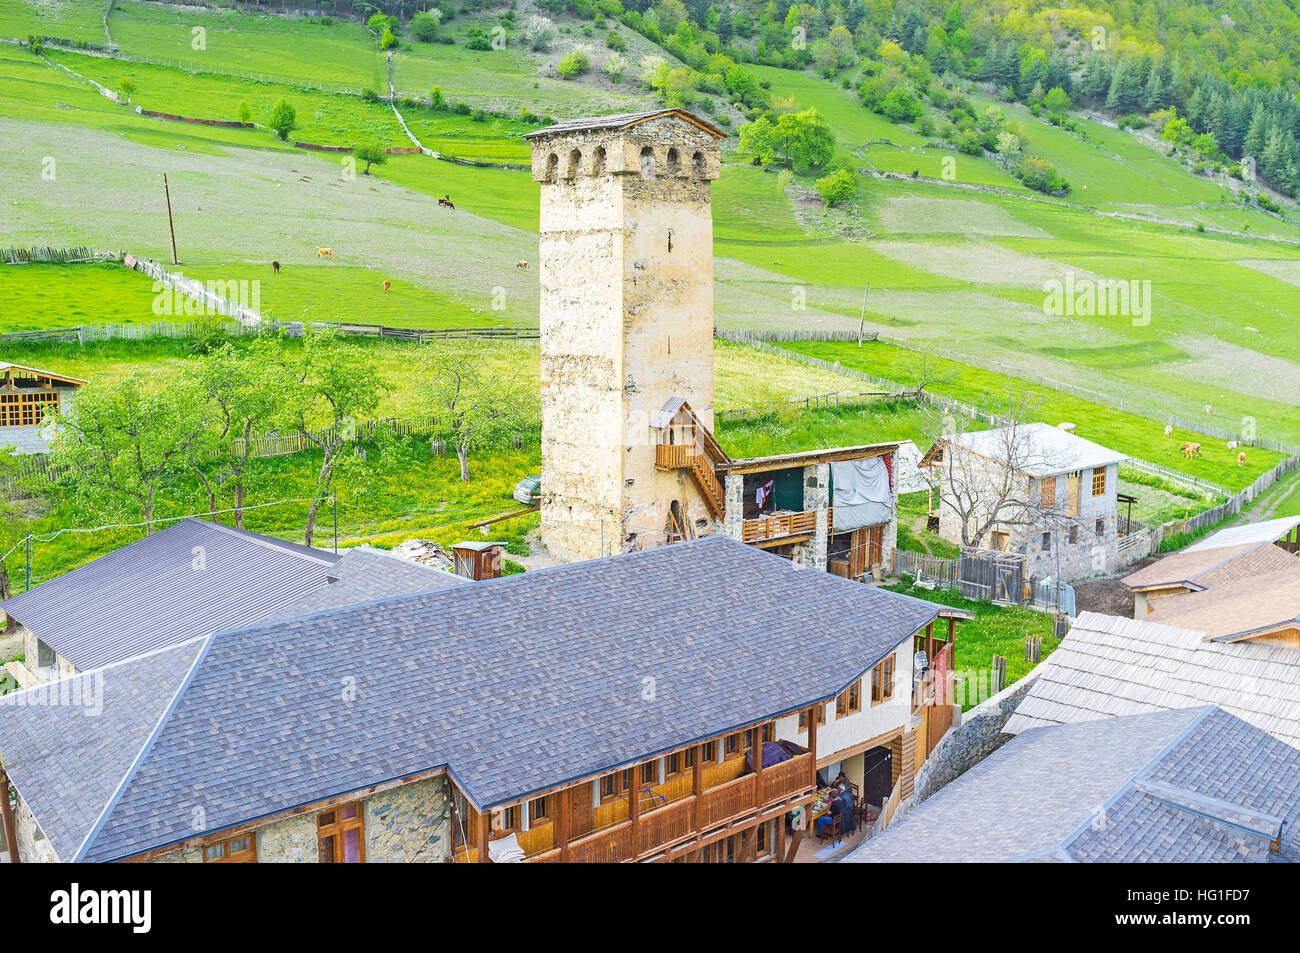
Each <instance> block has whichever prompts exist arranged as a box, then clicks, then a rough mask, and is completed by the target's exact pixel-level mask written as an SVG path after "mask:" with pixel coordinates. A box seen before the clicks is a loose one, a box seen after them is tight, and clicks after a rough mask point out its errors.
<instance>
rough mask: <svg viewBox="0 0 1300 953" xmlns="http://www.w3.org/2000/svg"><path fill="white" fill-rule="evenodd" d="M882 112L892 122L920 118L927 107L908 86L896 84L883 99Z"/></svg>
mask: <svg viewBox="0 0 1300 953" xmlns="http://www.w3.org/2000/svg"><path fill="white" fill-rule="evenodd" d="M880 112H882V113H884V114H885V116H886V117H888V119H889V120H890V122H908V121H910V120H913V119H919V118H920V116H921V114H922V113H923V112H925V109H924V108H923V107H922V106H921V102H920V100H918V99H917V98H916V97H915V96H914V95H912V91H911V90H909V89H908V88H907V87H906V86H895V87H894V88H893V89H891V90H890V91H889V93H888V95H886V96H885V98H884V99H883V100H882V101H881V103H880Z"/></svg>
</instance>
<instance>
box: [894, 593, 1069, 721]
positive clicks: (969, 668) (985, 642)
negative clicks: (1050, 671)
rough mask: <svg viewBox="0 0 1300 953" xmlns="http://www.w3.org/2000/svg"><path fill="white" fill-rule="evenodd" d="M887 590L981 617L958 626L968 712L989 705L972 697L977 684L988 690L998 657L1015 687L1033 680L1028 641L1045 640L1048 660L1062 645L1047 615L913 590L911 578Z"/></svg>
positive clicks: (958, 667)
mask: <svg viewBox="0 0 1300 953" xmlns="http://www.w3.org/2000/svg"><path fill="white" fill-rule="evenodd" d="M885 588H886V589H890V590H892V591H894V592H901V593H903V594H904V595H908V596H915V597H916V598H918V599H925V600H927V601H929V602H936V603H938V604H940V605H945V606H952V607H954V608H957V609H965V610H967V611H969V612H974V613H975V618H974V619H972V620H970V621H969V622H958V623H957V658H956V660H955V662H954V665H953V667H954V669H955V670H956V672H957V675H958V677H960V678H961V679H962V680H963V683H964V686H965V688H966V690H967V695H966V698H965V699H964V700H963V704H962V710H963V711H967V710H969V709H971V708H973V707H975V705H976V704H978V703H979V702H980V701H983V698H980V697H978V696H977V697H971V696H972V695H976V692H977V690H976V688H975V685H980V686H983V687H984V688H985V689H987V686H988V684H989V669H990V667H991V666H992V664H993V656H995V655H1000V656H1002V657H1003V658H1005V659H1006V660H1007V684H1008V685H1010V684H1011V683H1012V682H1015V681H1017V680H1019V679H1020V678H1022V677H1024V676H1025V675H1028V674H1029V672H1030V670H1032V669H1033V667H1034V665H1035V664H1036V663H1034V662H1028V661H1026V660H1025V639H1027V638H1029V637H1030V636H1033V635H1036V636H1039V637H1041V638H1042V640H1043V651H1042V657H1043V658H1047V656H1048V655H1049V654H1050V653H1051V652H1052V651H1053V650H1054V649H1055V648H1056V647H1057V646H1058V645H1060V644H1061V642H1060V639H1057V638H1055V637H1054V636H1053V635H1052V617H1051V615H1049V614H1048V613H1046V612H1039V611H1037V610H1036V609H1027V608H1025V607H1023V606H999V605H994V604H993V603H991V602H980V601H977V600H974V599H965V598H963V597H962V595H961V593H960V592H958V591H957V590H956V589H935V590H930V589H921V588H917V587H914V586H912V585H911V581H910V580H909V579H907V578H904V580H903V582H902V583H900V584H897V585H891V586H886V587H885ZM972 683H974V684H972Z"/></svg>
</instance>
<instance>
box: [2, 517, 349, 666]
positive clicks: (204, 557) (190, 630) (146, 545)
mask: <svg viewBox="0 0 1300 953" xmlns="http://www.w3.org/2000/svg"><path fill="white" fill-rule="evenodd" d="M337 559H338V557H337V556H335V555H334V554H333V553H327V552H324V551H322V550H316V549H310V548H308V547H306V546H298V545H295V544H293V543H286V542H284V541H282V540H278V539H273V538H272V537H269V536H261V535H259V534H257V533H249V532H244V531H242V530H236V529H232V528H230V527H227V526H220V525H217V524H215V523H209V522H206V521H204V520H198V519H188V520H184V521H183V522H180V523H175V524H173V525H172V526H169V527H167V528H166V529H164V530H161V531H159V532H157V533H153V534H151V535H149V536H146V537H145V538H144V539H141V540H138V541H137V542H134V543H131V544H130V545H129V546H124V547H123V548H121V549H118V550H115V551H114V552H111V553H109V554H108V555H106V556H101V557H100V558H98V559H96V560H94V561H93V562H89V563H87V564H86V565H84V566H80V567H78V568H77V569H74V570H72V571H71V572H67V573H64V574H63V575H62V576H58V577H56V578H54V579H51V580H50V581H48V582H45V583H42V584H41V585H39V586H36V587H34V588H33V589H31V590H29V591H27V592H24V593H21V594H19V595H16V596H13V597H12V598H10V599H8V600H6V601H5V602H4V603H0V608H2V609H3V610H4V611H5V612H6V613H8V614H9V615H10V616H12V617H13V618H15V619H17V620H18V621H19V622H20V623H22V624H23V625H24V626H26V627H27V628H28V629H29V630H30V631H31V632H32V633H34V634H35V635H36V636H37V637H38V638H40V639H41V640H42V641H44V642H45V643H46V644H47V645H49V646H50V647H51V648H53V649H54V651H56V652H58V653H59V655H61V656H63V657H64V658H65V659H67V660H68V661H69V662H71V663H72V664H73V665H74V666H76V667H77V668H78V669H83V670H84V669H91V668H99V667H101V666H104V665H110V664H112V663H113V662H117V661H120V660H122V659H126V658H131V657H133V656H136V655H142V654H144V653H146V652H152V651H154V650H156V649H160V648H164V647H166V646H168V645H175V644H177V643H179V642H185V641H188V640H189V639H192V638H194V637H195V636H200V635H208V634H210V633H212V632H215V631H217V630H218V629H227V628H231V627H232V626H238V625H249V624H252V623H254V622H261V621H263V620H266V619H271V618H276V617H277V616H278V614H279V613H280V611H281V609H282V608H283V606H285V605H286V604H288V603H290V602H292V601H293V600H295V599H298V598H301V597H302V596H304V595H306V594H307V593H309V592H311V591H313V590H316V589H319V588H321V587H323V586H324V585H326V582H327V575H328V569H329V567H330V566H332V565H333V564H334V562H335V561H336V560H337Z"/></svg>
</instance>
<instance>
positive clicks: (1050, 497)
mask: <svg viewBox="0 0 1300 953" xmlns="http://www.w3.org/2000/svg"><path fill="white" fill-rule="evenodd" d="M1038 490H1039V497H1040V499H1041V500H1042V504H1043V508H1044V509H1051V508H1052V507H1053V506H1055V505H1056V477H1043V479H1042V480H1041V481H1040V482H1039V484H1038Z"/></svg>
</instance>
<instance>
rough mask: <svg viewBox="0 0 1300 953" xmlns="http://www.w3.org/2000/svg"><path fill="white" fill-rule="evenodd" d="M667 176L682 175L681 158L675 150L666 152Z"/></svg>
mask: <svg viewBox="0 0 1300 953" xmlns="http://www.w3.org/2000/svg"><path fill="white" fill-rule="evenodd" d="M668 174H669V175H681V174H682V159H681V156H679V155H678V154H677V150H676V149H669V150H668Z"/></svg>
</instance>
